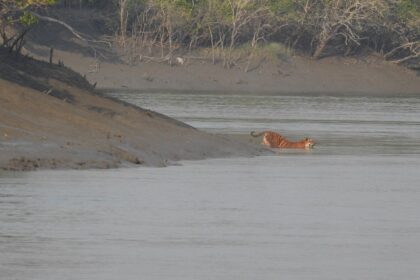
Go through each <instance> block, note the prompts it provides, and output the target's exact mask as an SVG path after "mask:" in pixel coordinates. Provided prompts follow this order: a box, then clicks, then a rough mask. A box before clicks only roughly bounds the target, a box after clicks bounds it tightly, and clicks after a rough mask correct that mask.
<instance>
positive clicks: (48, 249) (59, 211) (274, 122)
mask: <svg viewBox="0 0 420 280" xmlns="http://www.w3.org/2000/svg"><path fill="white" fill-rule="evenodd" d="M115 96H118V97H119V98H122V99H124V100H126V101H129V102H132V103H135V104H137V105H140V106H142V107H145V108H148V109H152V110H157V111H159V112H162V113H165V114H168V115H169V116H172V117H175V118H177V119H180V120H182V121H185V122H187V123H189V124H191V125H193V126H196V127H198V128H200V129H204V130H207V131H210V132H214V133H229V134H238V135H246V134H248V133H249V132H250V131H251V130H257V131H260V130H265V129H270V130H275V131H278V132H281V133H282V134H283V135H285V136H287V137H289V138H291V139H298V138H301V137H304V136H310V137H312V138H314V139H315V140H316V142H317V146H316V147H315V149H314V150H311V151H278V153H277V154H276V155H274V156H264V157H256V158H229V159H213V160H204V161H190V162H182V165H181V166H170V167H167V168H132V169H117V170H89V171H41V172H27V173H0V279H1V280H3V279H7V280H8V279H19V280H20V279H40V280H41V279H42V280H48V279H51V280H52V279H78V280H81V279H95V280H96V279H98V280H99V279H101V280H104V279H182V280H189V279H191V280H193V279H197V280H199V279H223V280H224V279H226V280H227V279H241V280H242V279H243V280H247V279H249V280H251V279H252V280H254V279H315V280H317V279H319V280H321V279H322V280H327V279H369V280H371V279H372V280H383V279H389V280H391V279H392V280H393V279H413V280H414V279H420V266H419V263H420V170H419V169H420V145H419V143H420V140H419V139H420V97H401V96H395V97H378V96H376V97H361V96H359V97H334V96H280V95H265V96H264V95H256V94H238V93H235V94H229V93H226V94H212V93H201V94H189V93H159V92H154V93H118V94H115Z"/></svg>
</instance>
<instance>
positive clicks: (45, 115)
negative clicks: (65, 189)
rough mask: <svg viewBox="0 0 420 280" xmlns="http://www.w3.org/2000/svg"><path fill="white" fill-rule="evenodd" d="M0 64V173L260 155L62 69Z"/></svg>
mask: <svg viewBox="0 0 420 280" xmlns="http://www.w3.org/2000/svg"><path fill="white" fill-rule="evenodd" d="M0 59H1V63H0V169H6V170H33V169H39V168H72V169H73V168H74V169H82V168H83V169H84V168H110V167H119V166H134V165H147V166H165V165H167V164H169V163H171V162H173V161H177V160H189V159H203V158H208V157H226V156H252V155H257V154H260V153H261V152H262V151H263V150H262V149H261V148H260V147H259V146H257V145H255V144H251V143H248V142H247V141H240V140H238V139H233V138H228V137H224V136H218V135H211V134H208V133H205V132H202V131H199V130H197V129H194V128H192V127H190V126H188V125H186V124H183V123H181V122H178V121H176V120H173V119H170V118H168V117H166V116H163V115H161V114H158V113H156V112H152V111H148V110H143V109H141V108H137V107H134V106H132V105H129V104H125V103H122V102H119V101H116V100H112V99H109V98H105V97H103V96H101V95H100V94H98V93H95V92H93V91H92V89H91V86H90V85H89V84H88V83H87V82H86V81H84V80H83V78H82V77H81V76H79V75H77V74H76V73H74V72H72V71H69V70H67V69H66V68H64V67H59V66H57V65H55V66H50V65H48V64H47V63H38V62H36V61H33V60H22V59H21V60H20V61H19V62H16V61H14V60H13V59H11V58H7V57H5V56H0Z"/></svg>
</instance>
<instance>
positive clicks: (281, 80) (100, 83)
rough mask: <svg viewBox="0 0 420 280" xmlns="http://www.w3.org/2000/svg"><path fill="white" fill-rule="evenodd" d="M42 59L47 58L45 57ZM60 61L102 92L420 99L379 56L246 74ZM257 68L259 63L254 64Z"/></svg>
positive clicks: (419, 79)
mask: <svg viewBox="0 0 420 280" xmlns="http://www.w3.org/2000/svg"><path fill="white" fill-rule="evenodd" d="M39 58H40V59H46V57H44V56H40V57H39ZM55 59H56V61H58V60H60V61H63V62H64V64H65V65H66V66H69V67H70V68H72V69H73V70H75V71H76V72H78V73H81V74H82V75H85V76H86V77H87V79H88V80H89V81H90V82H91V83H94V84H97V87H98V88H101V89H106V90H139V91H159V90H164V91H174V90H177V91H185V90H188V91H241V92H261V93H273V94H274V93H278V94H295V93H299V94H302V93H305V94H335V95H379V96H381V95H382V96H385V95H395V94H403V95H412V94H420V73H419V72H417V73H416V72H414V71H412V70H408V69H406V68H403V67H400V66H398V65H395V64H392V63H389V62H385V61H383V60H382V59H381V58H379V57H374V56H369V57H363V58H361V57H359V58H326V59H323V60H319V61H315V60H311V59H308V58H305V57H300V56H289V57H288V58H287V59H283V60H281V59H273V60H265V61H263V62H262V63H261V65H259V63H258V65H259V66H258V67H257V66H255V67H256V68H255V69H254V70H252V71H249V72H247V73H245V72H244V68H245V63H242V64H238V65H237V66H235V67H234V68H232V69H225V68H223V67H222V66H221V64H220V63H219V64H216V65H214V64H212V63H211V61H210V60H196V59H187V58H186V64H184V65H177V64H173V65H172V66H170V65H168V64H167V63H156V62H143V63H139V64H137V65H135V66H129V65H125V64H121V63H110V62H101V63H100V64H97V63H96V61H95V60H94V59H93V58H91V57H89V56H83V55H80V54H75V53H70V52H66V51H60V50H58V51H56V58H55ZM255 64H257V61H256V62H255Z"/></svg>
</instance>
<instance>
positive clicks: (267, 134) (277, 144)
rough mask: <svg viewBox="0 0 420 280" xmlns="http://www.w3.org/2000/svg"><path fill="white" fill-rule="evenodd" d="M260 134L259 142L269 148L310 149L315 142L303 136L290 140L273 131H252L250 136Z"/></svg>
mask: <svg viewBox="0 0 420 280" xmlns="http://www.w3.org/2000/svg"><path fill="white" fill-rule="evenodd" d="M261 135H264V136H263V140H262V143H261V144H263V145H266V146H268V147H270V148H282V149H311V148H313V146H314V145H315V142H314V141H313V140H312V139H311V138H305V139H302V140H300V141H297V142H292V141H289V140H287V139H286V138H284V137H283V136H282V135H280V134H278V133H276V132H273V131H263V132H261V133H255V132H254V131H252V132H251V136H253V137H258V136H261Z"/></svg>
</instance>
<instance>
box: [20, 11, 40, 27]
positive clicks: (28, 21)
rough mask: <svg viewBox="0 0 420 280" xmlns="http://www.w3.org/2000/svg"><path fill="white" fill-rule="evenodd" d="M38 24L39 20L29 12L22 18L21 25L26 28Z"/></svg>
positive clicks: (24, 13)
mask: <svg viewBox="0 0 420 280" xmlns="http://www.w3.org/2000/svg"><path fill="white" fill-rule="evenodd" d="M37 22H38V18H37V17H36V16H34V15H32V14H30V13H29V12H27V11H25V12H23V15H22V16H21V17H20V23H21V24H23V25H25V26H31V25H33V24H35V23H37Z"/></svg>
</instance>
